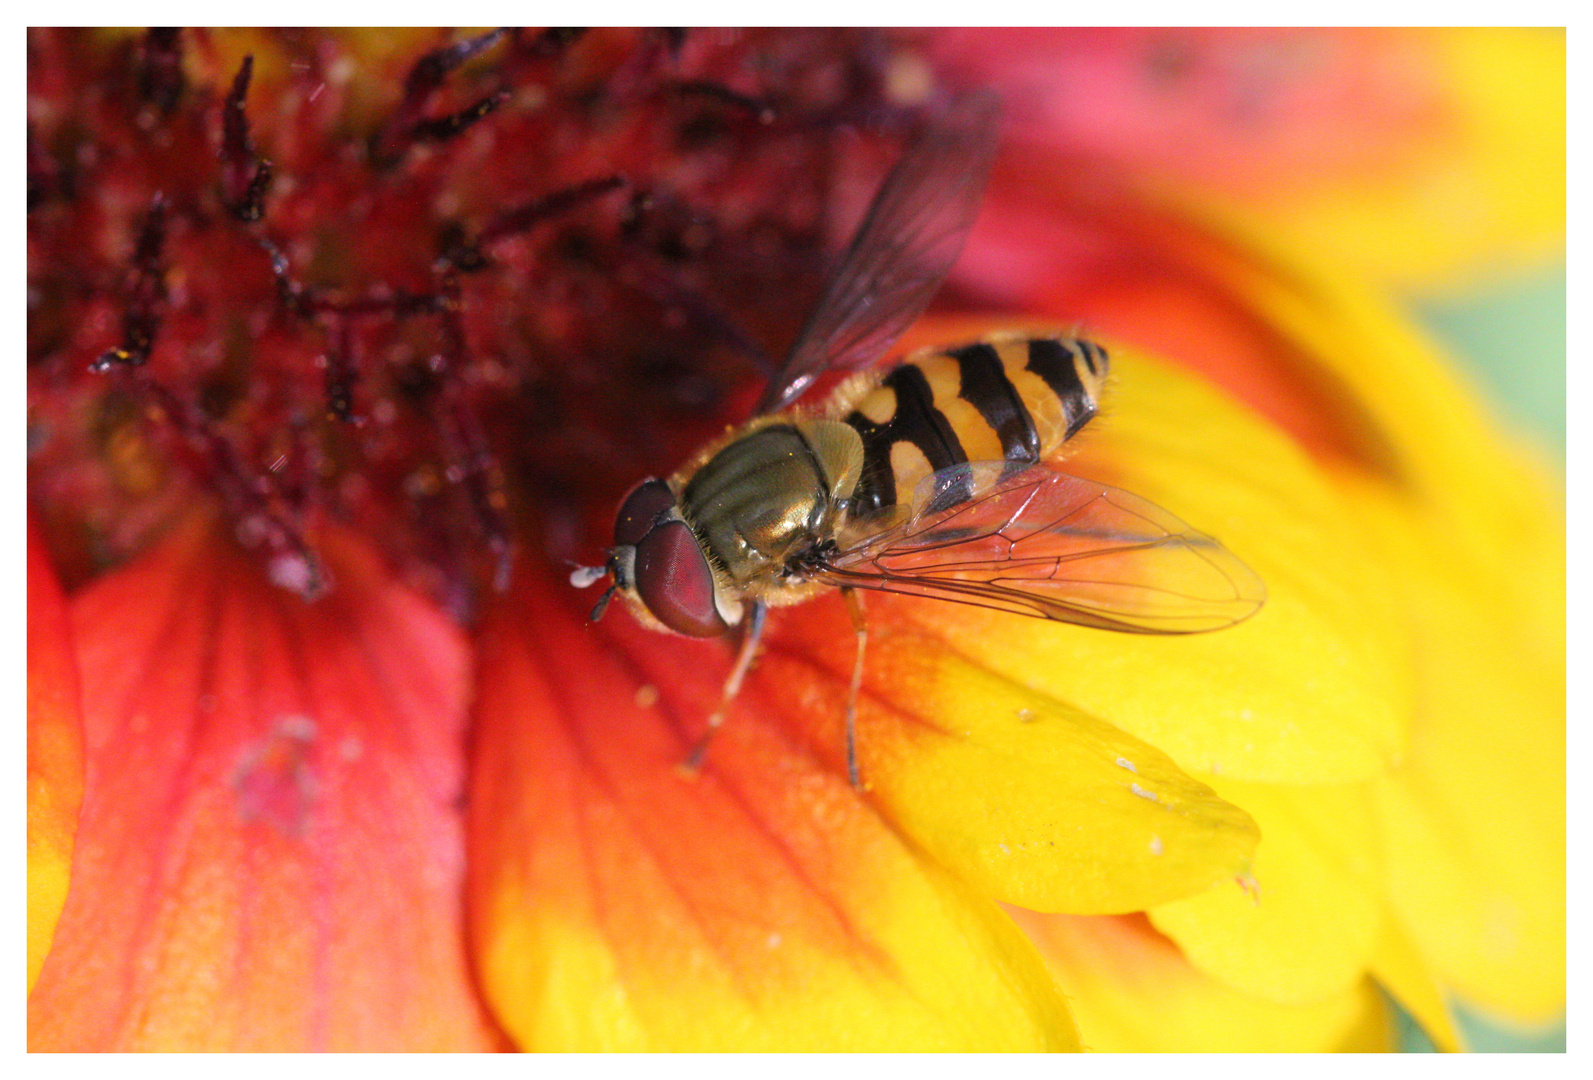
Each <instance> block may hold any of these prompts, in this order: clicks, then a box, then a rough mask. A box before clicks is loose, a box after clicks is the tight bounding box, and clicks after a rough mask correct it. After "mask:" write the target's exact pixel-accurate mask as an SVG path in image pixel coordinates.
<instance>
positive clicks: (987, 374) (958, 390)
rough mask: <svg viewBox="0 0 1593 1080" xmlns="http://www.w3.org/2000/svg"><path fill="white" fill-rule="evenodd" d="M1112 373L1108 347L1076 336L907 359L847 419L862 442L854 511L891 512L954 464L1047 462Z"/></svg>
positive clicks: (986, 344) (990, 342)
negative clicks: (930, 477)
mask: <svg viewBox="0 0 1593 1080" xmlns="http://www.w3.org/2000/svg"><path fill="white" fill-rule="evenodd" d="M1106 369H1107V358H1106V350H1104V349H1102V348H1101V347H1100V346H1099V345H1096V344H1094V343H1092V342H1088V341H1083V340H1081V339H1078V338H1025V337H1000V338H990V339H987V340H985V341H979V342H974V343H973V344H971V345H963V346H961V347H959V348H955V349H945V350H941V351H937V352H932V353H928V354H920V355H917V356H914V357H912V358H911V359H909V360H907V361H905V362H904V363H902V364H901V365H899V366H898V367H896V368H894V369H893V370H892V371H891V372H890V373H889V374H888V375H886V376H885V378H884V379H882V380H881V381H880V383H879V385H878V386H876V387H875V388H873V389H872V390H870V391H868V392H867V393H865V394H864V395H863V396H862V397H861V398H859V399H857V401H856V402H855V403H854V404H853V406H852V409H851V411H850V412H849V413H848V414H847V415H846V417H845V420H846V422H847V423H848V424H850V425H851V426H852V427H853V429H855V430H856V431H857V433H858V435H860V436H861V437H862V440H863V472H862V478H861V479H860V480H859V482H858V485H857V489H856V490H855V492H854V493H853V497H852V499H851V503H850V510H851V513H852V515H853V516H854V517H857V516H867V515H870V514H873V513H877V512H881V511H884V510H888V509H889V508H891V507H893V506H895V505H896V504H897V502H898V501H899V500H901V499H905V498H907V497H908V496H909V495H910V494H911V493H912V491H913V488H914V487H915V486H916V485H917V483H918V482H919V481H920V480H922V479H923V478H924V477H926V476H928V475H930V474H931V473H934V472H938V471H940V470H941V469H944V468H947V467H949V466H952V465H960V464H962V463H963V462H967V461H1009V462H1013V463H1014V464H1021V465H1032V464H1035V463H1037V462H1039V461H1042V460H1044V459H1045V458H1047V457H1049V456H1050V455H1051V454H1053V453H1055V452H1056V450H1057V448H1058V447H1060V446H1061V445H1062V444H1063V443H1064V442H1066V441H1067V440H1068V439H1069V438H1071V437H1072V436H1073V434H1074V433H1075V432H1077V431H1078V430H1079V428H1081V427H1083V426H1084V425H1085V424H1086V423H1087V422H1088V421H1089V419H1090V418H1091V417H1092V416H1094V415H1095V412H1096V403H1097V401H1098V400H1099V392H1100V387H1101V384H1102V382H1103V381H1104V380H1105V378H1106Z"/></svg>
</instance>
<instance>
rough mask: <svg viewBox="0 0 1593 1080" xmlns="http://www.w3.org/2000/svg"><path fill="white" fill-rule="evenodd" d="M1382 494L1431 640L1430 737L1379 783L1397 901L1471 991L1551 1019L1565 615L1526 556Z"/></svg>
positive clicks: (1556, 1007) (1421, 730) (1426, 679)
mask: <svg viewBox="0 0 1593 1080" xmlns="http://www.w3.org/2000/svg"><path fill="white" fill-rule="evenodd" d="M1367 505H1368V506H1369V507H1378V506H1380V505H1381V507H1382V512H1381V513H1369V514H1368V515H1367V517H1366V526H1367V528H1368V531H1369V534H1370V535H1372V536H1374V537H1375V538H1376V539H1377V541H1378V542H1379V543H1380V544H1381V545H1382V547H1383V549H1384V550H1385V551H1386V552H1387V553H1388V554H1389V557H1390V558H1392V559H1397V560H1398V561H1397V566H1398V567H1399V570H1400V573H1399V575H1398V576H1399V580H1400V583H1401V586H1402V587H1403V589H1404V590H1405V591H1406V592H1407V593H1408V595H1409V597H1410V600H1409V603H1408V607H1409V609H1410V618H1411V621H1412V633H1413V634H1415V635H1417V637H1418V640H1420V641H1421V643H1422V648H1421V650H1420V652H1419V654H1418V656H1417V665H1418V667H1417V670H1418V675H1419V677H1420V679H1421V683H1420V686H1421V697H1420V710H1421V711H1420V715H1419V716H1418V721H1417V726H1416V736H1415V738H1414V739H1413V741H1412V744H1411V750H1410V753H1409V755H1408V757H1407V758H1406V759H1405V761H1404V762H1403V763H1402V764H1401V765H1400V766H1399V767H1398V768H1397V769H1395V770H1393V771H1392V772H1391V773H1390V774H1389V775H1388V776H1387V777H1386V778H1385V779H1383V780H1381V781H1380V782H1378V783H1377V784H1376V785H1375V788H1374V790H1375V792H1376V796H1377V804H1378V809H1379V812H1380V814H1381V816H1382V817H1383V820H1384V826H1383V827H1384V829H1385V832H1386V841H1385V842H1386V844H1387V848H1388V854H1389V888H1390V890H1391V895H1392V897H1393V901H1394V904H1395V906H1396V908H1397V910H1398V911H1399V912H1400V914H1401V915H1402V917H1403V919H1404V921H1405V923H1406V924H1407V925H1408V926H1409V927H1410V928H1411V932H1412V934H1413V935H1414V936H1415V937H1416V939H1417V941H1418V942H1419V943H1420V945H1421V947H1422V949H1423V950H1424V952H1426V954H1427V955H1428V956H1429V957H1431V959H1432V963H1433V964H1434V966H1435V967H1436V969H1437V970H1438V971H1439V972H1440V973H1441V974H1442V976H1443V978H1444V979H1445V981H1446V982H1448V983H1449V984H1450V985H1451V986H1453V987H1454V989H1455V990H1456V991H1457V992H1458V993H1459V994H1460V995H1461V996H1462V997H1464V998H1466V999H1468V1000H1470V1001H1471V1002H1474V1003H1476V1004H1477V1005H1479V1006H1480V1007H1482V1008H1484V1009H1487V1010H1490V1011H1493V1012H1496V1013H1498V1014H1500V1015H1501V1016H1502V1017H1504V1018H1506V1019H1511V1020H1515V1021H1518V1022H1523V1023H1542V1022H1544V1021H1546V1020H1549V1019H1551V1018H1552V1017H1553V1016H1554V1015H1555V1014H1557V1013H1558V1012H1559V1011H1560V1010H1561V1009H1562V1008H1563V1007H1564V1002H1565V947H1566V937H1565V934H1566V927H1565V920H1566V911H1565V896H1566V894H1565V887H1566V886H1565V873H1566V826H1565V779H1566V763H1565V713H1564V707H1565V668H1564V662H1565V640H1564V637H1563V622H1562V623H1553V622H1548V621H1545V620H1539V619H1538V618H1536V617H1535V613H1531V612H1524V611H1523V607H1524V606H1525V605H1524V604H1523V603H1522V602H1521V599H1520V591H1519V590H1520V589H1522V588H1525V587H1526V586H1522V585H1518V584H1517V583H1516V582H1514V581H1513V580H1512V578H1511V575H1512V574H1513V573H1514V572H1515V571H1516V570H1517V569H1525V568H1524V567H1518V565H1517V564H1507V565H1505V566H1497V565H1496V566H1492V567H1489V566H1485V565H1479V564H1477V563H1475V562H1474V561H1473V560H1471V559H1470V558H1468V557H1467V553H1466V552H1464V551H1463V550H1458V548H1459V545H1457V544H1455V543H1453V539H1454V538H1453V537H1452V536H1450V535H1446V534H1444V533H1442V532H1438V531H1435V530H1433V529H1431V528H1428V529H1418V528H1414V527H1412V525H1411V523H1410V522H1409V520H1408V518H1407V517H1406V516H1405V514H1404V513H1403V512H1402V508H1400V507H1396V506H1392V505H1388V504H1379V503H1377V502H1376V501H1374V500H1367ZM1559 570H1560V572H1561V573H1562V574H1563V563H1561V564H1560V565H1559ZM1552 573H1553V564H1551V565H1550V567H1549V568H1540V569H1539V570H1538V572H1537V574H1536V575H1534V580H1535V581H1536V582H1539V583H1541V581H1542V579H1543V578H1544V577H1548V576H1550V575H1551V574H1552ZM1548 595H1549V596H1553V595H1554V590H1552V589H1550V590H1548ZM1558 595H1559V596H1560V597H1561V598H1562V603H1563V596H1564V592H1563V579H1562V582H1561V585H1560V589H1559V591H1558ZM1539 603H1542V601H1541V600H1540V601H1539ZM1534 606H1536V605H1534ZM1562 617H1563V608H1562Z"/></svg>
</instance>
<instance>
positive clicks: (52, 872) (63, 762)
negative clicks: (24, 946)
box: [28, 512, 83, 991]
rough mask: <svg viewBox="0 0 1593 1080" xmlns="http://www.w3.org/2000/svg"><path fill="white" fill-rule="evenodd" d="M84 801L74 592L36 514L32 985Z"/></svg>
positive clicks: (31, 578) (31, 616)
mask: <svg viewBox="0 0 1593 1080" xmlns="http://www.w3.org/2000/svg"><path fill="white" fill-rule="evenodd" d="M82 802H83V719H82V715H81V712H80V710H79V703H78V675H77V662H76V660H75V659H74V658H73V655H72V634H71V629H70V627H69V625H68V618H67V609H66V598H65V597H64V596H62V595H61V585H60V583H59V582H58V581H57V580H56V577H55V571H54V570H53V569H52V568H51V566H50V560H49V556H48V555H47V554H46V552H45V550H44V543H43V541H42V539H41V538H40V537H39V535H38V530H37V528H36V527H35V525H34V521H33V515H32V513H31V512H30V513H29V515H28V989H29V990H30V991H31V990H32V989H33V983H34V980H36V979H37V978H38V977H39V968H40V967H41V966H43V964H44V957H45V955H46V954H47V953H48V952H49V951H50V942H51V939H52V938H53V937H54V934H55V925H56V920H57V919H58V918H59V917H60V915H61V905H62V904H63V903H65V902H66V890H67V883H68V881H69V880H70V877H71V866H72V841H73V837H74V836H75V835H76V833H77V817H78V809H79V807H80V806H81V805H82Z"/></svg>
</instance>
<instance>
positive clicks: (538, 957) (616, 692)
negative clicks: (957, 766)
mask: <svg viewBox="0 0 1593 1080" xmlns="http://www.w3.org/2000/svg"><path fill="white" fill-rule="evenodd" d="M580 601H586V602H589V598H586V597H580V598H579V600H577V598H576V597H574V596H572V595H570V590H569V587H568V585H567V584H566V583H565V582H563V581H562V580H549V579H548V578H546V577H544V576H542V575H541V574H539V573H537V572H536V571H534V570H531V569H529V568H528V569H527V571H526V572H525V573H524V574H523V575H522V581H521V584H520V585H519V587H518V589H517V591H516V593H515V595H513V596H512V597H510V598H508V599H507V600H506V602H505V603H503V604H502V605H501V606H500V608H499V609H498V611H497V612H496V613H495V614H494V615H493V617H492V618H491V619H490V620H489V622H488V623H487V625H486V626H485V627H484V629H483V631H482V635H481V639H480V660H481V669H480V670H481V672H482V677H481V682H480V694H479V698H478V705H477V708H478V722H479V725H480V726H479V737H478V741H477V744H476V748H475V749H476V755H477V758H476V759H477V770H476V775H475V778H474V786H473V788H472V798H471V811H472V817H471V821H470V835H471V840H472V846H471V852H470V854H471V858H470V866H471V882H470V889H469V894H470V904H471V926H472V936H473V940H474V949H475V953H476V958H477V963H478V965H479V970H480V973H481V982H482V986H483V988H484V991H485V994H486V996H487V999H488V1001H489V1003H490V1004H491V1006H492V1008H493V1010H494V1013H495V1015H496V1016H497V1017H498V1019H499V1021H500V1022H501V1023H502V1024H503V1026H504V1027H505V1028H506V1029H507V1030H508V1032H509V1033H510V1034H511V1036H512V1037H513V1038H514V1039H515V1041H516V1043H517V1044H518V1045H520V1046H521V1047H523V1048H525V1049H532V1050H560V1049H571V1048H579V1049H610V1050H682V1049H691V1050H804V1049H806V1050H819V1049H823V1050H909V1049H910V1050H930V1049H947V1050H949V1049H956V1050H1045V1049H1068V1048H1074V1047H1076V1045H1077V1038H1076V1036H1075V1034H1074V1031H1073V1025H1072V1021H1071V1019H1070V1018H1069V1016H1068V1013H1067V1009H1066V1005H1065V1004H1064V1002H1063V999H1062V996H1061V994H1060V993H1059V992H1058V991H1057V989H1056V986H1055V984H1054V982H1053V981H1052V979H1051V977H1050V976H1049V975H1048V974H1047V973H1046V971H1045V969H1044V966H1043V965H1042V964H1041V962H1040V960H1039V957H1038V956H1037V955H1036V954H1035V952H1034V950H1033V947H1032V946H1031V945H1030V944H1029V943H1028V942H1027V941H1026V940H1025V939H1024V937H1023V935H1022V934H1021V933H1019V932H1018V930H1017V929H1016V927H1015V926H1013V924H1012V923H1011V921H1010V919H1008V917H1007V916H1006V915H1005V914H1004V913H1003V912H1002V911H1001V909H1000V908H999V907H998V906H997V905H996V903H995V902H994V900H993V899H992V898H991V897H990V896H989V895H988V894H987V893H985V892H984V891H983V890H982V889H981V888H979V887H978V885H979V883H976V882H969V881H967V880H964V879H963V878H961V877H960V876H959V875H958V874H957V873H955V872H953V871H952V870H949V869H948V868H947V867H946V866H943V865H941V864H940V863H939V862H938V861H937V860H936V859H935V858H934V855H933V853H929V852H925V851H924V850H922V849H921V848H920V847H918V846H917V845H916V844H915V843H913V842H912V840H911V839H910V838H909V837H906V836H904V835H902V833H901V832H900V831H898V830H897V829H896V828H894V827H893V825H892V823H891V821H890V819H889V818H888V817H887V816H885V815H884V814H882V813H881V812H880V810H879V808H877V807H876V806H875V805H874V804H873V803H872V801H871V800H870V799H869V798H867V797H864V796H860V795H859V794H858V793H857V792H855V791H853V790H852V789H851V787H850V786H849V785H848V783H847V781H846V779H845V770H844V767H838V765H839V758H838V757H837V754H838V752H839V744H838V743H836V742H835V741H834V740H835V738H836V737H837V736H838V734H839V731H838V721H839V714H836V716H835V717H834V720H835V721H836V722H834V723H832V722H831V718H830V716H829V713H830V711H831V706H832V705H833V704H835V703H836V702H837V701H838V700H839V699H838V698H837V697H836V692H835V684H836V683H837V682H838V681H839V680H838V679H837V678H836V677H835V676H833V675H831V674H829V673H824V672H810V673H808V674H806V675H802V676H793V675H791V673H790V672H782V674H781V676H780V677H778V678H775V677H769V678H764V677H759V676H757V675H755V676H754V678H752V679H751V680H749V685H748V687H747V688H746V689H745V690H744V693H743V699H742V701H741V702H740V703H739V707H738V708H737V709H736V710H735V712H734V713H733V714H732V716H731V718H730V720H729V722H728V723H727V724H726V726H725V728H724V729H723V731H722V732H721V734H720V736H719V738H718V739H717V740H716V741H715V742H714V743H713V744H712V745H711V746H710V747H709V749H708V753H707V759H706V761H705V763H704V765H703V767H702V769H701V772H700V773H699V774H697V775H696V776H694V777H693V776H686V775H683V774H682V772H681V763H682V761H683V759H684V758H685V756H686V754H687V752H688V750H689V749H690V747H691V745H692V741H693V739H694V737H695V735H696V733H697V732H698V731H699V730H700V725H701V722H702V720H703V718H705V717H706V716H707V714H708V713H709V711H711V709H712V707H713V703H714V701H715V699H716V697H717V695H718V693H719V688H720V683H721V681H722V679H723V676H724V672H725V670H726V667H727V665H728V660H729V657H728V654H727V653H726V652H725V651H724V646H723V644H722V643H719V642H703V641H689V640H686V639H682V638H675V637H667V636H665V635H661V634H656V633H653V632H651V631H648V630H645V629H642V628H641V627H639V626H637V625H636V624H635V623H634V622H633V621H632V620H631V619H630V618H629V617H628V616H627V615H626V614H624V613H620V612H615V613H613V614H611V615H610V616H609V617H608V619H607V620H605V621H604V622H602V623H600V624H597V625H595V626H586V625H583V620H584V611H583V607H584V604H582V603H581V602H580ZM793 614H796V613H793ZM808 615H809V612H808V611H806V610H804V611H803V612H801V613H800V614H799V617H807V616H808ZM840 619H841V621H842V622H843V623H844V622H845V616H844V615H841V616H840ZM772 648H773V647H772ZM872 764H873V765H874V766H876V767H882V768H883V767H884V766H879V763H878V762H877V761H873V762H872Z"/></svg>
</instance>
